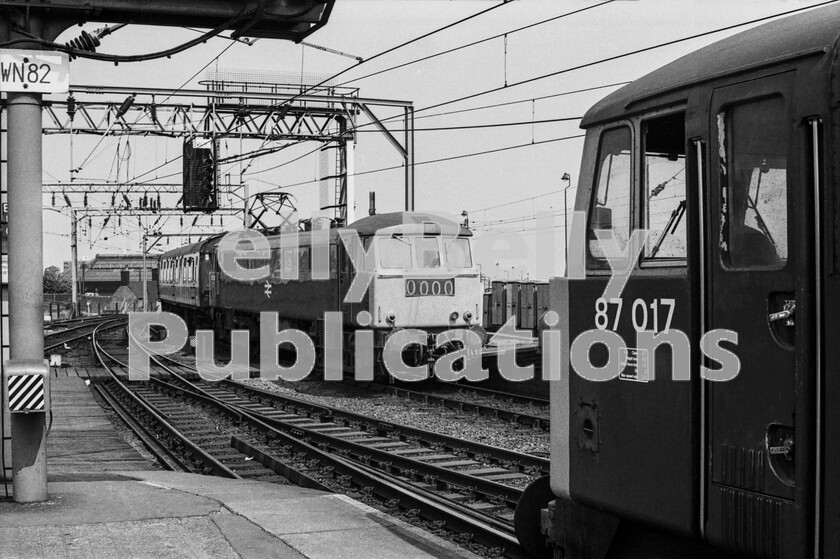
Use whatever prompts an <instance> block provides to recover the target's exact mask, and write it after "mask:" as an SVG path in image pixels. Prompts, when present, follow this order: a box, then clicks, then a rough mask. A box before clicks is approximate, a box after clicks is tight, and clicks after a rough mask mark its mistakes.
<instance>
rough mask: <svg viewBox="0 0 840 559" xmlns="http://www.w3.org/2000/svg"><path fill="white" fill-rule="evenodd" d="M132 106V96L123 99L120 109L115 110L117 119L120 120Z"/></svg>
mask: <svg viewBox="0 0 840 559" xmlns="http://www.w3.org/2000/svg"><path fill="white" fill-rule="evenodd" d="M133 104H134V95H129V96H128V97H126V98H125V101H123V102H122V104H121V105H120V107H119V108H118V109H117V118H120V117H121V116H123V115H124V114H125V113H127V112H128V109H130V108H131V105H133Z"/></svg>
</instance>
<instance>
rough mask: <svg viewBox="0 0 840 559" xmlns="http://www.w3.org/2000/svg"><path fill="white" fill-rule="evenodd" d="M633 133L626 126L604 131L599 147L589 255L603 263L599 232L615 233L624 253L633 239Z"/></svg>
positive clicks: (603, 256) (590, 219) (613, 235)
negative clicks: (596, 233)
mask: <svg viewBox="0 0 840 559" xmlns="http://www.w3.org/2000/svg"><path fill="white" fill-rule="evenodd" d="M631 148H632V134H631V132H630V128H629V127H627V126H623V127H621V128H613V129H610V130H607V131H606V132H604V134H603V135H602V136H601V145H600V146H599V148H598V173H597V175H596V177H595V198H594V199H593V201H592V207H591V213H590V217H589V227H588V232H587V238H588V244H589V255H590V256H591V257H592V258H595V259H598V260H602V259H604V258H605V254H604V250H603V247H602V245H601V243H600V242H599V241H598V238H597V237H596V236H595V231H596V230H601V231H606V232H608V233H610V234H612V237H613V239H615V240H616V241H617V242H618V245H619V246H620V247H621V249H622V250H624V248H625V246H626V245H627V241H628V240H629V238H630V220H631V215H632V213H631V210H632V208H631V206H630V186H631V184H632V179H633V174H632V170H633V165H632V156H631V153H632V149H631Z"/></svg>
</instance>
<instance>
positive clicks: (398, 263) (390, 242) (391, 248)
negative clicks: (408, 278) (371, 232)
mask: <svg viewBox="0 0 840 559" xmlns="http://www.w3.org/2000/svg"><path fill="white" fill-rule="evenodd" d="M378 248H379V265H380V266H382V267H383V268H387V269H389V270H407V269H409V268H411V239H409V238H408V237H400V236H397V235H394V236H392V237H387V238H382V239H379V247H378Z"/></svg>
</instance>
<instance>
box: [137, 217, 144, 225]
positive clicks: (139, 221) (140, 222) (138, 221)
mask: <svg viewBox="0 0 840 559" xmlns="http://www.w3.org/2000/svg"><path fill="white" fill-rule="evenodd" d="M137 225H139V226H140V227H143V220H142V219H140V216H139V215H138V216H137Z"/></svg>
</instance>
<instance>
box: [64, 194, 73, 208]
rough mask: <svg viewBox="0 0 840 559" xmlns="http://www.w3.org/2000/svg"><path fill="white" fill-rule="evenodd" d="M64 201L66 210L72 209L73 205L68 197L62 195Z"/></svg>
mask: <svg viewBox="0 0 840 559" xmlns="http://www.w3.org/2000/svg"><path fill="white" fill-rule="evenodd" d="M64 201H65V202H67V207H68V208H71V207H73V204H71V203H70V197H69V196H68V195H66V194H65V195H64Z"/></svg>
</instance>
